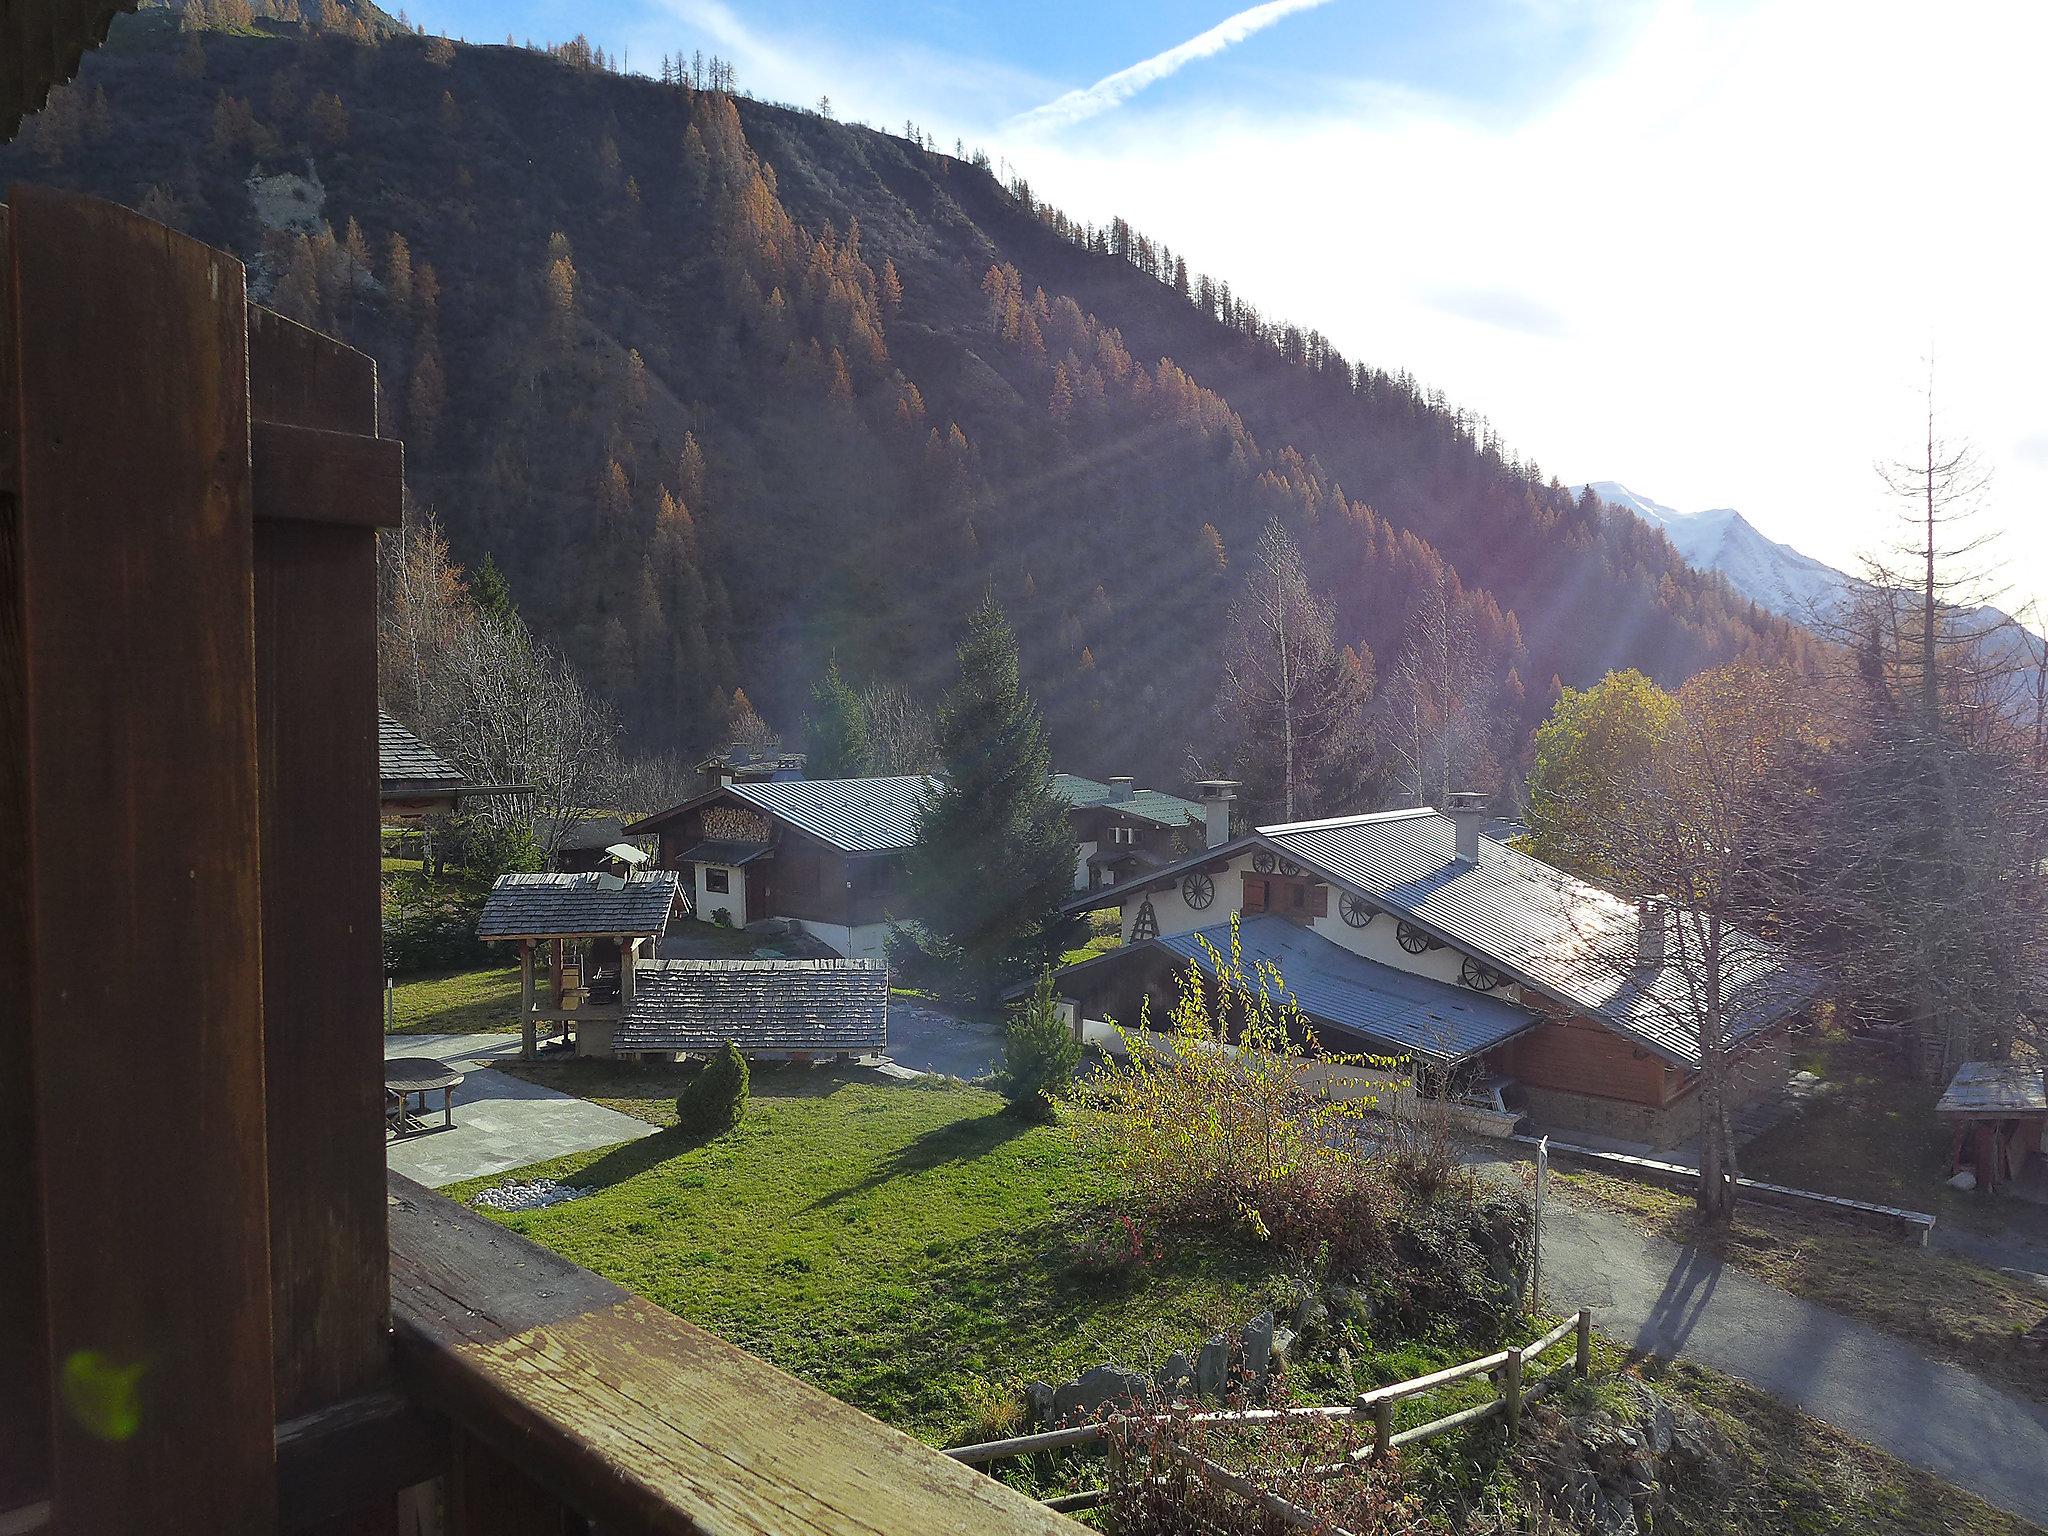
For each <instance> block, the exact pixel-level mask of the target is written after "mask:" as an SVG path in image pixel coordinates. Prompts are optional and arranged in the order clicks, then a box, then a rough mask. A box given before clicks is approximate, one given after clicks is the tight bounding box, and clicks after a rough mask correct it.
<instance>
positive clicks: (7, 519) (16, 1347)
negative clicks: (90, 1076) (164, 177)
mask: <svg viewBox="0 0 2048 1536" xmlns="http://www.w3.org/2000/svg"><path fill="white" fill-rule="evenodd" d="M12 270H13V262H12V260H11V257H10V254H9V244H8V223H7V210H6V208H5V207H0V870H4V871H7V872H8V875H7V877H6V878H4V879H0V975H4V976H10V977H13V978H14V979H15V982H16V985H17V986H19V985H20V984H21V983H22V982H23V981H24V980H25V979H26V978H27V977H28V975H29V961H30V950H29V942H28V881H27V869H28V857H29V852H28V775H27V767H28V763H27V759H26V757H25V756H24V754H23V752H22V743H23V742H24V741H25V740H26V736H25V732H26V729H27V722H26V709H27V703H26V699H25V697H24V690H25V688H26V684H27V671H26V658H25V656H24V653H23V650H22V619H23V615H22V602H23V597H24V593H23V590H22V585H21V509H20V506H19V504H18V503H17V501H16V500H15V494H14V491H15V485H16V483H17V466H16V463H15V458H16V423H17V420H18V417H19V411H20V401H19V400H18V399H17V398H16V396H15V392H14V300H13V285H12V283H11V282H10V281H9V278H10V274H11V272H12ZM28 1054H29V1041H28V1010H27V1009H25V1008H21V1007H0V1060H4V1061H7V1062H10V1063H14V1064H15V1066H14V1067H13V1068H10V1069H9V1070H6V1071H0V1169H5V1170H7V1172H6V1173H5V1174H4V1175H0V1234H5V1237H4V1238H0V1405H4V1406H5V1410H6V1414H7V1421H8V1432H7V1433H6V1434H0V1510H6V1509H13V1508H16V1507H18V1506H20V1505H24V1504H28V1503H31V1502H33V1501H37V1500H40V1499H41V1498H42V1497H43V1496H44V1495H45V1494H46V1493H48V1491H49V1483H50V1465H49V1452H50V1420H49V1411H48V1410H49V1403H48V1397H47V1386H46V1383H47V1382H48V1380H49V1369H48V1365H47V1363H46V1360H45V1356H44V1347H43V1346H44V1340H43V1277H42V1265H43V1250H42V1235H41V1228H42V1222H41V1217H40V1215H39V1214H38V1210H37V1206H36V1200H35V1188H34V1180H33V1178H32V1177H31V1170H33V1168H34V1167H35V1120H34V1104H33V1096H32V1088H31V1084H30V1082H29V1078H28V1074H27V1072H26V1071H24V1070H20V1068H21V1067H23V1066H25V1064H26V1063H27V1061H28Z"/></svg>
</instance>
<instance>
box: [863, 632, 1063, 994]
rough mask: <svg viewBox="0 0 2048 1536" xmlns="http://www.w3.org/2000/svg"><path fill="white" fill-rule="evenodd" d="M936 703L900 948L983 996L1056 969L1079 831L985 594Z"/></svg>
mask: <svg viewBox="0 0 2048 1536" xmlns="http://www.w3.org/2000/svg"><path fill="white" fill-rule="evenodd" d="M959 660H960V674H959V677H958V679H957V680H956V681H955V682H954V684H953V686H952V688H951V689H950V690H948V692H947V694H946V697H945V698H944V700H943V701H942V702H941V703H940V705H939V724H938V744H939V762H940V766H941V774H942V777H940V778H938V779H934V780H928V781H927V782H926V786H925V807H924V814H923V817H922V819H921V822H920V825H919V828H918V840H917V843H916V844H915V846H913V847H912V848H911V850H910V853H909V855H908V857H907V859H906V861H905V875H906V880H907V885H908V889H909V893H910V910H912V911H914V912H915V913H916V914H917V916H918V921H917V922H915V923H913V924H907V925H905V926H904V927H903V928H901V929H899V930H898V935H897V940H896V943H895V946H894V952H895V953H897V954H898V955H899V957H900V958H901V959H902V960H904V961H908V962H909V963H910V964H912V965H913V966H914V967H916V968H918V969H921V970H923V971H924V972H925V973H926V974H927V975H929V976H930V978H931V979H932V980H934V981H937V982H939V983H940V984H941V985H942V986H945V987H947V988H949V989H950V990H954V991H956V992H959V993H962V994H965V995H967V996H971V997H975V998H978V999H981V1000H983V1001H986V1000H988V999H991V998H993V997H994V996H995V994H996V993H997V991H998V990H999V989H1000V988H1001V987H1002V986H1003V984H1004V983H1005V982H1008V981H1011V980H1013V979H1015V978H1016V977H1018V976H1026V975H1030V974H1031V973H1033V972H1035V971H1037V970H1039V969H1041V968H1043V967H1045V966H1048V965H1051V964H1052V963H1053V962H1055V961H1056V960H1057V959H1058V958H1059V955H1060V951H1061V948H1062V941H1063V939H1064V936H1065V932H1066V929H1067V927H1068V921H1067V919H1066V918H1065V917H1064V916H1063V915H1062V913H1061V911H1060V905H1061V903H1062V902H1063V901H1064V900H1065V899H1066V898H1067V896H1068V895H1069V894H1070V893H1071V892H1072V889H1073V881H1074V837H1073V833H1072V831H1071V830H1070V829H1069V827H1068V825H1067V806H1066V803H1065V802H1064V801H1062V800H1061V799H1060V798H1059V797H1058V796H1057V795H1056V794H1054V793H1053V785H1052V746H1051V742H1050V740H1049V739H1048V737H1047V735H1046V730H1045V722H1044V720H1043V719H1042V718H1041V717H1040V715H1039V712H1038V706H1037V705H1036V704H1035V703H1034V702H1033V701H1032V699H1031V696H1030V694H1028V693H1027V692H1025V690H1024V686H1023V684H1022V683H1021V681H1020V680H1019V678H1018V672H1017V640H1016V637H1015V636H1014V635H1013V634H1012V633H1011V632H1010V625H1009V621H1008V620H1007V619H1005V618H1004V617H1003V611H1002V609H1001V608H999V607H997V606H996V602H995V600H994V598H992V597H991V598H987V599H984V600H983V602H982V605H981V607H980V608H979V609H978V610H977V611H976V612H975V614H974V616H973V618H972V620H971V621H970V623H969V628H968V633H967V638H966V640H965V641H964V642H963V643H962V644H961V646H960V649H959Z"/></svg>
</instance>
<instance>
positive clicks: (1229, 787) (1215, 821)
mask: <svg viewBox="0 0 2048 1536" xmlns="http://www.w3.org/2000/svg"><path fill="white" fill-rule="evenodd" d="M1195 788H1196V789H1198V790H1200V791H1201V794H1202V809H1203V810H1204V811H1206V812H1207V813H1208V823H1209V824H1208V839H1207V846H1209V847H1211V848H1220V847H1222V846H1223V845H1224V844H1225V843H1227V842H1229V841H1230V802H1231V801H1233V800H1235V799H1236V798H1237V780H1235V779H1204V780H1202V782H1201V783H1199V784H1197V785H1196V786H1195Z"/></svg>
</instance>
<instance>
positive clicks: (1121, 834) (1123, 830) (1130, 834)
mask: <svg viewBox="0 0 2048 1536" xmlns="http://www.w3.org/2000/svg"><path fill="white" fill-rule="evenodd" d="M1109 840H1110V842H1112V843H1121V844H1123V845H1124V846H1125V847H1126V848H1128V847H1131V846H1133V845H1134V844H1136V842H1137V841H1138V829H1137V828H1136V827H1111V828H1110V829H1109Z"/></svg>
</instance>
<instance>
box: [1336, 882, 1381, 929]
mask: <svg viewBox="0 0 2048 1536" xmlns="http://www.w3.org/2000/svg"><path fill="white" fill-rule="evenodd" d="M1337 911H1338V912H1339V913H1340V914H1341V915H1342V916H1343V918H1344V921H1345V922H1346V923H1347V924H1349V925H1350V926H1351V927H1353V928H1363V927H1365V926H1367V925H1368V924H1369V923H1371V922H1372V920H1373V919H1374V918H1376V917H1378V916H1379V915H1380V914H1379V911H1378V909H1377V908H1375V907H1374V906H1372V904H1371V903H1369V902H1368V901H1366V899H1365V898H1364V897H1363V896H1354V895H1352V894H1351V893H1350V892H1349V891H1346V892H1345V893H1344V894H1343V895H1342V896H1340V897H1338V898H1337Z"/></svg>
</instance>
